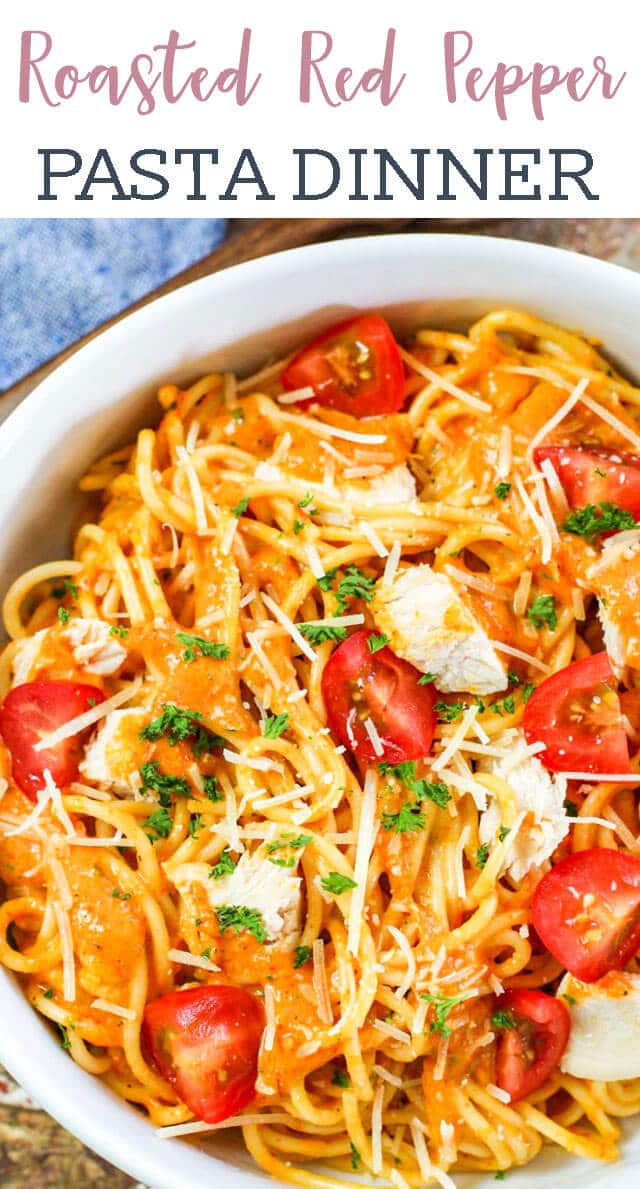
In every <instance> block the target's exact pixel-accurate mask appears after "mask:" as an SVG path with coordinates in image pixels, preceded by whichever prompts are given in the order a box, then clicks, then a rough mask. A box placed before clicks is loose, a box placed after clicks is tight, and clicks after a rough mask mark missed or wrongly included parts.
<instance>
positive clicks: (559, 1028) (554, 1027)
mask: <svg viewBox="0 0 640 1189" xmlns="http://www.w3.org/2000/svg"><path fill="white" fill-rule="evenodd" d="M498 1006H499V1010H500V1012H506V1013H507V1014H508V1015H509V1016H510V1017H511V1021H512V1023H513V1027H511V1028H501V1029H500V1030H499V1035H498V1044H497V1051H496V1085H498V1086H499V1087H500V1089H501V1090H506V1092H507V1094H510V1095H511V1101H512V1102H518V1101H519V1100H520V1099H521V1098H526V1096H527V1094H532V1093H533V1091H534V1090H537V1089H539V1087H540V1086H542V1085H543V1084H544V1083H545V1082H546V1080H547V1078H548V1077H549V1075H550V1074H551V1073H553V1071H554V1069H555V1068H556V1066H557V1065H558V1063H559V1061H560V1058H561V1057H562V1054H563V1053H564V1051H565V1049H566V1047H567V1043H568V1040H569V1033H570V1032H571V1017H570V1015H569V1012H568V1011H567V1008H566V1006H565V1004H564V1003H563V1002H562V1000H561V999H555V998H554V997H553V996H552V995H545V994H544V992H543V991H527V990H525V989H524V988H519V987H518V988H515V989H514V990H512V991H507V992H506V993H505V994H504V995H501V996H500V999H499V1000H498Z"/></svg>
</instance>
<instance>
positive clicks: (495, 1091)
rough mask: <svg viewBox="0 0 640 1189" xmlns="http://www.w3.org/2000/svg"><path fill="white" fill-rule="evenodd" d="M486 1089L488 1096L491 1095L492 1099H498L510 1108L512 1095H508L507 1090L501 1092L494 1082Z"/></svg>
mask: <svg viewBox="0 0 640 1189" xmlns="http://www.w3.org/2000/svg"><path fill="white" fill-rule="evenodd" d="M485 1089H486V1091H487V1094H490V1095H491V1097H492V1098H495V1099H497V1101H498V1102H503V1103H504V1104H505V1106H508V1104H509V1103H510V1102H511V1095H510V1094H508V1093H507V1091H506V1090H501V1089H500V1087H499V1086H494V1084H493V1082H487V1085H486V1087H485Z"/></svg>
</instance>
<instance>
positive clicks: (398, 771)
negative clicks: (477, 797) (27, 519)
mask: <svg viewBox="0 0 640 1189" xmlns="http://www.w3.org/2000/svg"><path fill="white" fill-rule="evenodd" d="M378 771H379V772H380V774H381V775H382V776H395V778H396V780H399V781H400V783H401V784H403V785H404V786H405V788H408V789H409V790H410V792H412V793H414V794H415V798H416V802H417V803H418V804H419V802H420V801H433V802H434V804H436V805H439V806H440V808H441V809H443V808H444V807H445V805H447V804H448V802H449V801H450V800H451V793H450V792H449V789H448V788H447V786H446V784H444V783H443V782H442V781H435V782H432V781H430V780H424V779H419V778H417V777H416V765H415V761H414V760H405V761H404V763H402V764H390V763H388V761H386V760H382V761H381V762H380V763H379V764H378Z"/></svg>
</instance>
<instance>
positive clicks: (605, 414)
mask: <svg viewBox="0 0 640 1189" xmlns="http://www.w3.org/2000/svg"><path fill="white" fill-rule="evenodd" d="M586 386H587V385H586V384H585V388H586ZM580 400H581V401H582V403H583V405H586V406H587V408H588V409H590V410H591V412H592V413H595V415H596V417H600V418H601V420H602V421H606V423H607V425H610V426H611V428H612V429H615V430H616V431H617V433H619V434H620V436H621V437H623V438H626V439H627V441H628V442H631V445H632V446H634V447H635V449H636V450H640V434H637V433H634V432H633V430H632V429H629V426H628V425H625V423H624V421H620V419H619V418H618V417H616V416H614V414H613V413H610V412H609V410H608V409H605V408H604V406H603V405H599V404H598V403H597V401H595V400H591V397H590V396H584V395H582V394H581V395H580Z"/></svg>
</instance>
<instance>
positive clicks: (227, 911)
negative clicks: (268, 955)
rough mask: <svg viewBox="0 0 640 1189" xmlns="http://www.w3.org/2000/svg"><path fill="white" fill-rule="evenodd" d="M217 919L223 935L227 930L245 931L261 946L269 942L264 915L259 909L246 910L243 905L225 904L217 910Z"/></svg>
mask: <svg viewBox="0 0 640 1189" xmlns="http://www.w3.org/2000/svg"><path fill="white" fill-rule="evenodd" d="M216 917H217V918H218V926H219V929H220V932H221V933H226V931H227V929H233V931H234V933H242V932H243V930H244V931H246V932H247V933H251V934H252V935H253V937H255V939H256V941H259V942H260V944H261V945H263V944H264V942H265V941H266V940H267V937H268V933H267V930H266V928H265V924H264V920H263V917H262V913H261V912H260V911H259V910H258V909H257V908H246V907H245V905H243V904H223V905H221V907H220V908H216Z"/></svg>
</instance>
